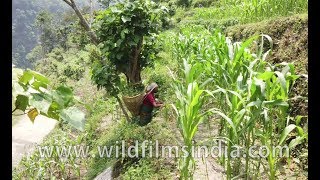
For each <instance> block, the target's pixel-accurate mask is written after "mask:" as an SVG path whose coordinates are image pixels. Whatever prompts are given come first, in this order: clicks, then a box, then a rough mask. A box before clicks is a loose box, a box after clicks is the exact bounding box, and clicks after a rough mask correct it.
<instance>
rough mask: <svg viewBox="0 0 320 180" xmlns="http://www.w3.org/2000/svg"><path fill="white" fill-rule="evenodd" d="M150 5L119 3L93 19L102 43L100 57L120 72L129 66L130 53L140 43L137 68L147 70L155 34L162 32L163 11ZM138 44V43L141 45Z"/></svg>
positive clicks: (151, 3)
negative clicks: (108, 61)
mask: <svg viewBox="0 0 320 180" xmlns="http://www.w3.org/2000/svg"><path fill="white" fill-rule="evenodd" d="M156 7H157V6H156V4H155V3H153V2H149V1H146V2H144V1H135V2H126V3H119V4H117V5H115V6H112V7H111V8H109V9H107V10H105V11H101V12H99V14H98V15H97V17H96V21H97V22H96V25H97V27H96V28H97V35H98V37H99V38H100V39H101V40H102V41H103V47H102V54H103V55H106V57H107V58H108V59H109V60H110V61H111V62H112V63H113V64H115V65H116V66H117V69H118V70H121V69H123V68H125V67H128V66H129V62H128V59H130V56H131V55H130V52H132V49H133V48H134V47H135V46H137V45H138V43H139V41H141V40H142V38H143V37H144V38H145V39H144V41H143V50H142V56H141V61H140V65H141V67H146V66H147V65H148V63H150V62H149V61H152V60H153V57H154V56H155V53H154V50H153V45H154V40H155V33H157V32H158V31H159V30H160V29H161V22H160V20H161V18H163V17H164V15H165V13H166V9H164V8H162V10H160V9H155V8H156ZM140 43H141V42H140Z"/></svg>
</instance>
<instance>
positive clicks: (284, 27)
mask: <svg viewBox="0 0 320 180" xmlns="http://www.w3.org/2000/svg"><path fill="white" fill-rule="evenodd" d="M32 2H33V1H32ZM25 3H27V2H25ZM100 3H101V4H102V7H103V9H102V10H97V11H96V12H95V13H94V22H93V23H92V26H91V27H90V28H92V30H93V32H94V33H95V35H96V38H97V39H98V42H94V41H93V39H92V34H91V35H90V34H89V33H88V31H87V30H88V29H86V28H84V26H83V22H82V23H81V21H80V20H79V18H78V16H77V15H75V14H74V12H73V11H71V9H69V10H67V9H63V10H62V12H61V14H59V16H58V17H55V15H54V14H55V13H49V12H44V11H40V10H37V11H34V12H33V13H32V14H33V17H34V18H35V27H37V28H38V30H39V39H40V42H41V44H38V45H37V46H35V45H34V44H35V43H34V41H33V38H34V36H31V35H30V33H31V31H28V33H26V34H24V35H23V36H24V38H30V39H29V40H24V39H22V38H18V39H19V41H21V42H23V43H26V44H29V45H30V47H28V48H27V49H26V50H25V51H24V52H20V51H19V52H18V51H17V53H16V54H20V55H22V54H23V55H26V54H27V53H29V54H28V56H27V58H28V59H29V60H31V61H32V63H33V64H34V70H35V71H31V70H27V71H24V73H26V74H27V75H20V76H18V75H16V76H15V77H13V81H15V82H18V81H19V83H18V84H19V85H18V84H16V86H15V89H16V90H15V91H14V92H17V89H18V88H20V86H22V87H24V91H26V92H29V91H30V90H28V86H31V87H32V88H33V89H35V90H36V91H37V92H36V93H35V94H33V93H31V96H30V94H26V95H23V93H25V92H24V91H23V92H22V91H21V92H20V91H19V93H20V94H19V95H18V94H17V93H16V95H14V96H13V98H14V99H13V102H16V103H15V104H13V106H15V107H19V109H21V110H23V111H25V110H28V109H27V105H30V106H31V107H32V108H33V107H35V108H36V109H38V110H40V112H42V114H44V115H48V116H49V117H54V118H56V119H59V117H60V118H62V119H63V118H64V117H66V116H63V113H62V114H61V112H65V111H66V110H65V109H67V110H68V108H72V110H75V108H76V107H77V108H79V110H76V111H68V112H69V113H74V112H79V111H80V110H81V111H83V112H85V114H86V122H85V124H84V129H83V131H82V132H81V131H76V130H75V129H74V127H78V126H77V124H74V123H72V120H74V119H73V118H72V119H71V120H70V121H69V122H71V123H70V124H71V125H73V126H70V125H69V124H62V125H61V126H59V127H56V129H55V130H54V131H53V132H51V134H49V135H48V137H47V138H46V139H45V140H44V142H43V143H42V146H46V145H60V146H62V145H65V146H69V145H83V146H90V147H93V148H91V149H90V150H89V155H88V156H87V157H85V158H77V157H75V156H74V155H73V156H71V157H69V158H61V157H59V152H57V151H56V150H54V151H53V156H51V157H45V158H41V157H40V154H39V151H35V152H34V153H33V154H32V155H31V156H26V157H24V158H23V159H22V161H21V162H20V164H19V166H18V167H16V168H15V169H14V170H13V178H14V179H21V178H27V179H29V178H32V179H39V178H40V179H43V178H45V179H47V178H52V177H55V178H57V179H62V178H64V179H73V178H76V179H93V178H95V177H96V176H98V175H99V174H100V173H101V172H103V171H104V170H105V169H107V168H111V169H112V170H111V171H112V172H113V176H114V177H117V178H120V179H179V178H180V179H189V178H192V177H193V176H194V174H195V173H196V172H199V171H201V172H204V173H206V169H201V168H200V169H199V167H198V166H197V163H201V161H198V160H197V159H196V158H194V157H192V156H190V155H191V153H192V146H203V145H206V146H209V147H210V146H216V145H217V143H218V141H217V140H223V142H224V145H223V146H224V147H225V148H227V150H228V153H227V154H226V155H222V156H220V157H218V158H216V159H215V161H217V162H218V163H219V164H220V165H221V167H222V168H224V169H225V172H222V174H223V177H225V178H226V179H233V178H243V179H259V178H260V179H281V178H282V179H283V178H290V177H294V178H303V179H306V178H307V170H308V160H307V159H308V151H307V147H308V127H307V122H308V113H307V108H308V106H307V101H308V93H307V87H308V86H307V81H308V75H307V73H308V70H307V68H306V67H307V63H308V59H307V45H308V42H307V33H308V30H307V20H308V17H307V15H306V12H307V4H308V1H306V0H297V1H285V0H278V1H275V0H261V1H257V0H244V1H239V0H223V1H222V0H221V1H220V0H197V1H189V0H177V1H156V3H158V4H155V3H153V2H151V1H146V2H144V1H132V2H131V1H124V2H122V3H121V2H118V3H116V2H113V1H100ZM27 4H28V6H29V5H30V6H32V5H33V3H31V2H30V3H29V2H28V3H27ZM61 4H63V2H62V1H61ZM20 5H21V4H19V5H17V7H18V6H19V7H20ZM66 7H67V6H66ZM25 8H27V7H25ZM30 9H33V6H32V7H30ZM40 9H41V8H40ZM81 13H82V15H83V17H85V18H86V19H87V21H88V22H89V19H90V17H91V15H90V11H89V10H88V9H83V10H81ZM15 18H16V19H19V17H15ZM19 21H20V20H19ZM26 24H27V25H28V26H31V24H33V22H29V21H26ZM57 30H58V31H57ZM13 33H14V34H19V33H17V31H14V32H13ZM31 34H32V33H31ZM35 36H36V35H35ZM31 44H32V46H31ZM31 49H32V50H31ZM13 58H17V56H16V55H14V54H13ZM20 62H22V61H20ZM22 64H23V63H22ZM18 71H19V72H20V74H23V71H22V70H17V69H13V72H18ZM36 71H37V72H36ZM40 73H41V74H40ZM42 74H43V75H42ZM25 77H28V78H27V80H25V79H26V78H25ZM49 81H51V86H52V87H50V88H49V91H50V92H51V91H52V92H63V93H58V94H59V95H60V96H62V99H63V97H66V96H67V97H70V98H71V97H72V98H71V99H73V100H76V98H73V95H75V96H77V97H79V98H80V99H81V102H82V103H81V104H75V103H74V102H72V101H71V100H70V101H68V100H66V101H64V102H65V103H66V102H68V103H70V104H68V103H66V104H64V105H63V106H62V104H63V103H62V104H61V103H59V102H60V101H58V100H57V99H59V98H57V97H56V96H49V95H48V94H52V93H48V94H45V95H44V94H41V93H43V92H42V88H39V86H43V87H44V88H48V87H47V84H48V82H49ZM35 82H36V83H35ZM151 82H157V83H158V84H159V87H160V89H159V90H160V91H159V95H158V97H157V98H159V99H161V100H163V101H164V102H165V103H166V106H165V107H164V108H163V109H161V110H160V111H157V113H156V115H155V116H156V117H155V118H154V120H153V121H152V122H151V123H150V124H148V125H147V126H143V127H141V126H138V125H137V124H136V123H134V122H135V121H136V120H137V119H136V117H130V118H129V119H128V117H126V116H128V114H127V110H126V109H124V108H123V104H122V102H121V100H120V97H121V96H124V95H135V94H138V93H140V92H141V91H142V90H143V88H144V86H145V85H147V84H149V83H151ZM43 83H45V84H44V85H43ZM137 84H139V86H133V85H137ZM20 89H21V88H20ZM51 89H52V90H51ZM39 94H41V96H44V97H47V98H44V99H37V101H38V102H37V101H35V100H34V99H35V96H38V95H39ZM60 98H61V97H60ZM17 102H24V103H23V104H21V103H20V104H19V103H17ZM39 102H41V103H39ZM49 102H50V103H49ZM39 104H40V106H39ZM54 104H60V105H61V106H57V109H59V110H58V111H57V113H56V114H55V115H51V114H50V113H51V111H49V110H50V108H51V109H52V107H56V106H54ZM44 105H45V106H44ZM69 106H72V107H69ZM73 106H74V107H73ZM44 107H47V108H46V109H45V110H43V108H44ZM58 107H59V108H58ZM48 108H49V109H48ZM120 109H122V110H120ZM37 112H38V111H37ZM59 113H60V114H59ZM30 114H31V113H30ZM59 115H60V116H59ZM30 116H31V117H33V116H32V115H30ZM68 117H70V116H68ZM211 124H214V126H213V127H212V126H211ZM203 127H206V128H204V129H205V130H204V129H203ZM78 129H81V128H78ZM199 129H201V131H200V130H199ZM208 132H209V133H210V134H212V135H211V136H210V137H205V138H203V137H202V138H199V136H200V137H201V135H204V134H206V133H208ZM122 140H123V141H124V142H125V143H126V145H128V146H130V145H135V141H138V142H139V147H141V145H142V143H143V141H144V140H148V141H152V143H153V144H154V143H155V142H156V140H158V143H159V144H160V145H163V146H164V145H171V146H185V147H186V149H185V150H186V152H187V153H188V154H189V155H187V156H185V157H179V158H167V157H158V158H155V157H152V158H151V157H142V151H141V149H139V151H138V157H135V158H130V157H122V156H120V157H118V156H117V155H116V154H115V153H114V151H113V153H111V157H110V158H100V157H99V152H98V150H97V149H96V148H94V147H97V146H104V145H105V146H111V145H115V144H117V143H119V142H121V141H122ZM152 143H151V144H152ZM119 144H120V143H119ZM253 145H256V146H258V147H262V146H265V147H268V149H269V150H270V151H271V152H273V151H274V150H275V147H276V146H284V145H286V146H288V148H289V152H290V154H289V157H280V156H279V153H280V152H279V151H275V152H276V153H275V154H272V153H269V155H268V156H266V157H250V156H249V155H248V153H249V148H250V147H251V146H253ZM234 146H236V147H238V148H239V149H241V153H240V156H239V157H236V158H234V157H231V154H232V153H231V151H232V147H234ZM120 151H121V147H120ZM147 151H148V152H154V151H155V147H154V146H152V148H150V149H148V150H147ZM197 178H202V177H197ZM203 178H205V177H203Z"/></svg>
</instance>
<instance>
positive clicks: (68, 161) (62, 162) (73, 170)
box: [13, 129, 85, 180]
mask: <svg viewBox="0 0 320 180" xmlns="http://www.w3.org/2000/svg"><path fill="white" fill-rule="evenodd" d="M69 133H70V130H69V131H66V130H61V129H55V130H54V131H53V132H52V133H51V134H50V136H49V137H48V138H46V139H44V142H43V143H42V144H41V146H38V147H35V148H36V150H35V152H33V153H32V154H30V155H28V156H24V157H23V158H22V160H21V161H20V163H19V165H18V167H16V168H15V169H14V170H13V179H16V180H18V179H25V178H28V179H51V178H58V179H70V178H71V177H78V178H79V177H81V174H80V166H79V164H80V162H81V160H82V159H81V158H77V157H76V156H75V155H74V153H73V152H71V153H72V154H73V156H72V155H71V153H70V156H69V157H63V156H66V154H67V153H68V147H69V146H76V145H79V144H78V142H79V141H80V140H81V139H80V138H76V139H72V138H71V136H69ZM46 147H47V149H48V151H47V152H45V148H46ZM51 147H53V148H52V151H51V150H50V148H51ZM55 147H58V148H62V147H65V150H66V151H64V152H63V150H62V149H61V150H57V148H55ZM40 148H42V149H43V151H42V152H40V151H39V149H40ZM84 150H85V147H84ZM47 153H48V154H47ZM49 154H51V155H49Z"/></svg>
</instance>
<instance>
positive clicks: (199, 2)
mask: <svg viewBox="0 0 320 180" xmlns="http://www.w3.org/2000/svg"><path fill="white" fill-rule="evenodd" d="M215 2H217V0H194V1H192V6H193V7H194V8H198V7H199V8H200V7H210V6H212V5H214V3H215Z"/></svg>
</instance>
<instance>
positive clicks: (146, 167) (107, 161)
mask: <svg viewBox="0 0 320 180" xmlns="http://www.w3.org/2000/svg"><path fill="white" fill-rule="evenodd" d="M169 129H170V128H169V125H168V124H167V123H165V122H164V121H153V122H151V123H150V124H149V125H148V126H143V127H141V126H139V125H137V124H135V123H127V122H126V121H124V120H122V121H120V122H118V123H114V124H113V125H112V126H110V127H108V131H105V132H103V134H101V135H100V136H99V139H98V140H97V141H95V142H94V144H93V146H101V147H103V146H107V147H110V146H114V147H115V146H116V145H118V146H119V157H118V158H117V157H116V151H115V150H113V151H112V153H111V157H110V158H100V155H99V152H98V149H94V150H93V151H91V152H90V154H91V155H94V157H95V158H93V159H92V160H91V162H90V163H89V168H88V169H89V170H88V174H87V177H86V178H88V179H92V178H94V177H96V176H97V175H98V174H99V173H101V172H102V171H104V170H105V169H106V168H107V167H108V166H110V165H111V164H114V163H116V162H117V163H116V164H118V165H117V167H119V169H118V171H120V172H119V173H120V178H121V179H122V178H125V177H132V178H133V176H134V175H138V174H139V175H142V174H141V173H143V172H145V173H146V174H144V177H149V176H151V175H152V177H162V176H163V177H167V176H169V174H168V172H169V171H170V170H171V168H172V167H171V166H170V163H168V162H167V163H166V164H164V161H165V159H163V158H155V157H153V158H149V157H148V156H149V152H150V151H149V148H146V149H145V150H146V151H145V157H144V158H142V153H143V152H142V148H141V146H142V143H143V141H145V140H146V141H149V142H150V141H152V148H153V149H152V153H153V156H155V152H156V150H155V148H156V146H155V142H156V140H158V143H159V145H161V144H165V143H166V142H167V139H171V140H172V142H174V143H176V139H175V137H173V135H172V134H170V131H169ZM122 140H123V141H124V142H125V148H128V147H129V146H130V145H133V146H134V145H135V142H136V141H138V147H139V150H138V157H137V158H129V157H127V156H126V157H122V155H121V151H122ZM147 145H151V144H150V143H148V144H147ZM160 151H161V150H159V152H160ZM159 163H161V164H159ZM135 164H136V165H135ZM151 164H152V166H151ZM150 173H153V174H150ZM138 178H140V177H138Z"/></svg>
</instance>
